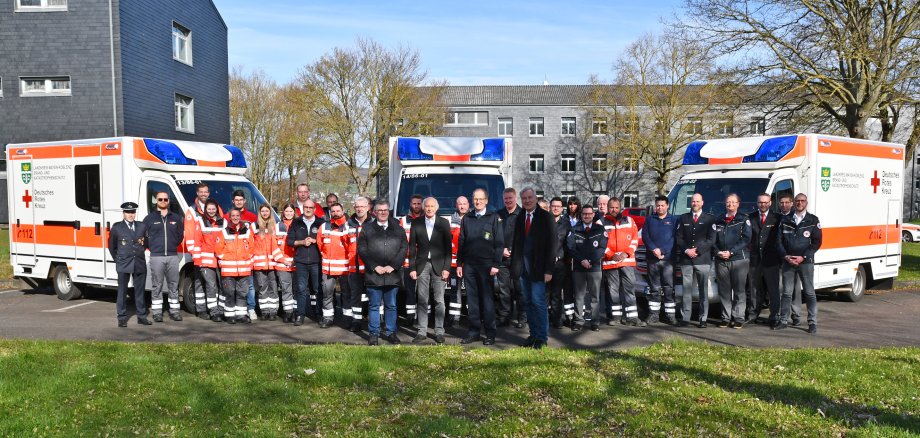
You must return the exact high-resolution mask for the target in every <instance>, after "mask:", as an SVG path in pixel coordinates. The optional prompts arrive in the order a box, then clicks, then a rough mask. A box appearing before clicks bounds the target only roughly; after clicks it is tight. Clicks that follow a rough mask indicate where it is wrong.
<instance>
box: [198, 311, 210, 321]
mask: <svg viewBox="0 0 920 438" xmlns="http://www.w3.org/2000/svg"><path fill="white" fill-rule="evenodd" d="M198 317H199V318H201V319H209V317H208V312H198Z"/></svg>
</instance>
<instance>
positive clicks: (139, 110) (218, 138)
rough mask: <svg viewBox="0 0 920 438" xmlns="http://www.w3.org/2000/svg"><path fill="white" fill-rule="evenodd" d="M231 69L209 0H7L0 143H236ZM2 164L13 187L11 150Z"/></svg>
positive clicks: (0, 28)
mask: <svg viewBox="0 0 920 438" xmlns="http://www.w3.org/2000/svg"><path fill="white" fill-rule="evenodd" d="M228 72H229V66H228V58H227V25H226V24H225V23H224V21H223V19H222V18H221V16H220V13H219V12H218V10H217V8H216V7H215V5H214V4H213V2H211V1H210V0H185V1H182V0H157V1H154V2H148V1H123V0H111V1H109V0H7V1H3V2H0V145H2V147H3V148H4V149H5V145H7V144H10V143H21V142H39V141H54V140H70V139H80V138H97V137H111V136H139V137H156V138H168V139H177V140H190V141H202V142H218V143H228V142H229V141H230V104H229V88H228V87H229V73H228ZM0 171H2V173H0V177H2V178H3V181H2V184H0V187H2V189H0V190H3V191H5V190H6V181H5V179H6V155H5V154H4V157H3V160H2V161H0ZM2 195H4V196H3V198H2V200H0V202H2V211H0V223H6V222H7V217H6V216H7V211H6V205H7V204H6V193H2Z"/></svg>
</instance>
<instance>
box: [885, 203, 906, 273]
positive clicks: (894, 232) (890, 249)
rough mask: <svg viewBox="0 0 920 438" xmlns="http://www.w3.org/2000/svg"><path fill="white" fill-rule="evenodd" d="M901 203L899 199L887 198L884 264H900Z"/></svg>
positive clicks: (891, 265)
mask: <svg viewBox="0 0 920 438" xmlns="http://www.w3.org/2000/svg"><path fill="white" fill-rule="evenodd" d="M902 209H903V207H902V203H901V200H899V199H890V200H888V226H887V227H885V229H886V230H887V234H888V235H887V236H885V238H886V239H885V242H886V245H885V266H889V267H893V266H898V265H900V264H901V219H902V218H901V213H902Z"/></svg>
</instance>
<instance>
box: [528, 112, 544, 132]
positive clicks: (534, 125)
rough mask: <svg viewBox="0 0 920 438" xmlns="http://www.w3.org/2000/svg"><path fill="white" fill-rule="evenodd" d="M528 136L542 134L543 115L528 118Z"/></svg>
mask: <svg viewBox="0 0 920 438" xmlns="http://www.w3.org/2000/svg"><path fill="white" fill-rule="evenodd" d="M530 136H531V137H542V136H543V117H531V118H530Z"/></svg>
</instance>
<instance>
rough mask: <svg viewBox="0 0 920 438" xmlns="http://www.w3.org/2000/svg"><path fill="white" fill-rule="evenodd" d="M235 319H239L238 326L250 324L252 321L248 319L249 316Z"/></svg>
mask: <svg viewBox="0 0 920 438" xmlns="http://www.w3.org/2000/svg"><path fill="white" fill-rule="evenodd" d="M237 319H239V321H240V324H252V320H251V319H249V315H246V316H241V317H239V318H237Z"/></svg>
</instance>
